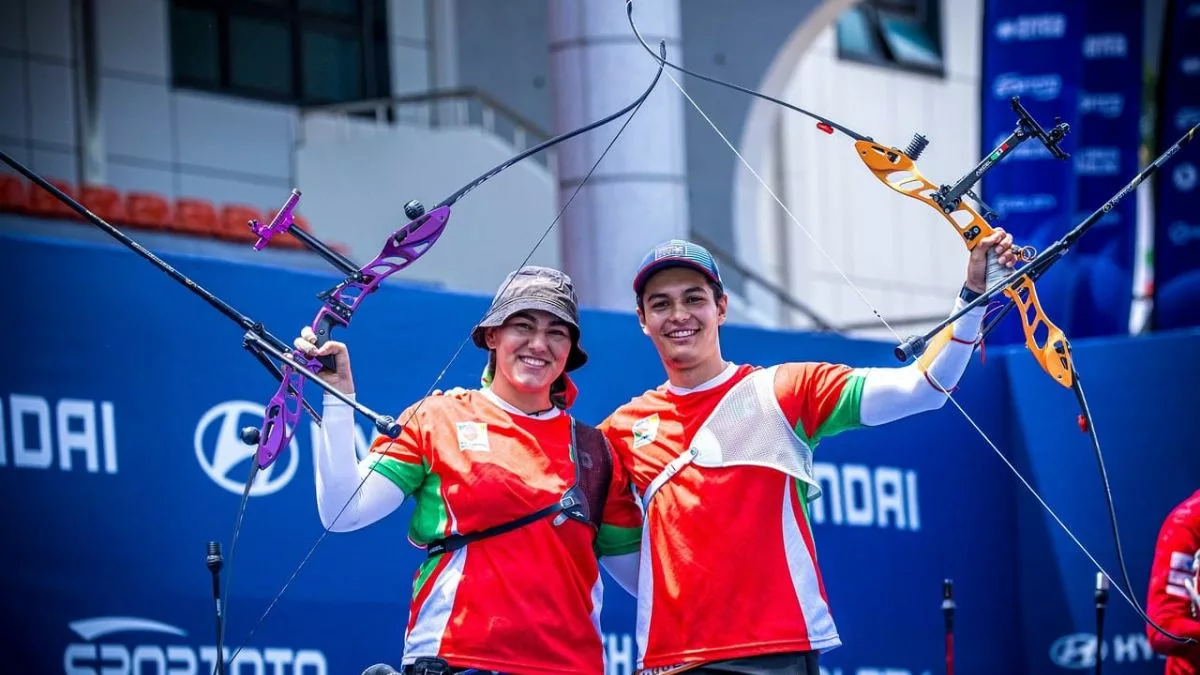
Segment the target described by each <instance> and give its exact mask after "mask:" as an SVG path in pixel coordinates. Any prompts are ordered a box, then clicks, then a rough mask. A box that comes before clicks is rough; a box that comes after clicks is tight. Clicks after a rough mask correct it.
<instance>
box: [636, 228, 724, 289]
mask: <svg viewBox="0 0 1200 675" xmlns="http://www.w3.org/2000/svg"><path fill="white" fill-rule="evenodd" d="M669 267H686V268H688V269H693V270H696V271H697V272H699V273H700V274H703V275H704V276H705V277H706V278H707V279H708V280H709V281H712V282H713V283H715V284H717V286H720V287H721V288H724V287H725V284H724V283H723V282H722V281H721V271H720V270H719V269H717V261H716V260H715V259H714V258H713V256H712V254H711V253H709V252H708V249H706V248H704V247H703V246H701V245H700V244H695V243H692V242H690V241H685V240H683V239H671V240H669V241H665V242H663V243H661V244H659V245H658V246H655V247H654V249H653V250H651V251H650V252H649V253H647V254H646V257H645V258H642V264H641V265H639V266H638V272H637V276H635V277H634V278H633V292H634V293H636V294H637V295H638V296H641V294H642V288H643V287H645V285H646V281H647V280H649V279H650V277H651V276H653V275H654V274H655V273H656V272H661V271H662V270H665V269H667V268H669Z"/></svg>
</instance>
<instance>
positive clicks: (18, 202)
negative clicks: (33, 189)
mask: <svg viewBox="0 0 1200 675" xmlns="http://www.w3.org/2000/svg"><path fill="white" fill-rule="evenodd" d="M0 211H6V212H8V213H26V212H28V211H29V191H28V190H27V189H26V188H25V182H24V181H22V180H21V179H20V178H17V177H16V176H10V175H8V174H0Z"/></svg>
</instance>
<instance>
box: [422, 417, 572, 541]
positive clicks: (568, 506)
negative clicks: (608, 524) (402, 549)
mask: <svg viewBox="0 0 1200 675" xmlns="http://www.w3.org/2000/svg"><path fill="white" fill-rule="evenodd" d="M577 447H578V446H577V445H576V439H575V418H574V417H572V418H571V446H570V448H568V451H569V452H570V457H571V464H572V465H574V467H575V483H574V484H573V485H571V487H569V488H567V491H566V492H565V493H563V496H562V498H561V499H559V500H558V501H557V502H555V503H553V504H551V505H550V506H547V507H545V508H542V509H538V510H537V511H535V512H533V513H531V514H529V515H527V516H522V517H520V518H517V519H516V520H513V521H510V522H507V523H503V524H500V525H496V526H494V527H489V528H487V529H486V530H480V531H479V532H469V533H467V534H452V535H450V536H449V537H445V538H442V539H438V540H436V541H433V542H430V544H429V546H427V547H426V549H425V550H426V553H427V555H428V557H430V558H432V557H433V556H435V555H441V554H443V553H452V552H454V551H457V550H458V549H460V548H462V547H464V546H466V545H467V544H470V543H471V542H474V541H479V540H480V539H487V538H488V537H494V536H496V535H498V534H504V533H505V532H511V531H513V530H515V529H517V528H518V527H524V526H526V525H528V524H530V523H533V522H537V521H539V520H541V519H542V518H545V517H546V516H553V515H556V514H558V513H562V514H563V516H559V517H558V518H555V520H554V524H555V525H559V524H561V523H562V522H563V520H564V519H565V518H574V519H575V520H578V521H581V522H584V523H590V519H589V517H588V505H587V500H586V499H584V498H583V496H582V495H580V494H579V492H580V489H579V483H580V478H581V476H580V471H579V459H578V458H577V457H576V456H575V454H576V448H577Z"/></svg>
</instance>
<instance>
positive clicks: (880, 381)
mask: <svg viewBox="0 0 1200 675" xmlns="http://www.w3.org/2000/svg"><path fill="white" fill-rule="evenodd" d="M964 305H966V302H964V301H963V300H962V299H957V298H956V299H955V302H954V311H955V312H957V311H958V310H960V309H962V308H963V306H964ZM985 311H986V308H985V307H983V306H980V307H976V308H974V309H972V310H971V311H969V312H967V313H966V314H964V315H962V316H961V317H959V318H958V320H957V321H955V322H954V323H953V324H952V325H951V330H952V333H951V334H952V335H953V336H954V339H951V340H947V341H946V343H945V345H943V346H942V347H941V349H940V350H939V351H938V352H937V353H936V354H934V355H933V360H932V361H931V362H930V363H929V366H928V368H922V367H921V363H920V362H919V361H918V362H913V363H910V364H909V365H907V366H902V367H898V368H869V369H866V379H865V381H864V382H863V393H862V405H861V407H860V409H859V417H860V420H861V421H862V423H863V424H864V425H866V426H878V425H880V424H886V423H888V422H893V421H895V420H898V419H901V418H904V417H908V416H910V415H915V414H917V413H921V412H926V411H929V410H936V409H937V408H940V407H942V406H943V405H945V404H946V398H947V396H946V394H945V393H944V392H943V391H941V390H939V389H938V388H937V386H940V387H942V388H943V389H945V390H952V389H953V388H954V387H955V385H957V384H958V380H959V378H960V377H962V374H963V372H964V371H966V369H967V363H969V362H970V360H971V355H972V354H973V353H974V351H975V342H976V341H977V340H978V339H979V330H980V327H981V325H982V323H983V315H984V312H985ZM930 349H931V350H932V349H934V347H932V346H931V347H930ZM926 371H928V377H927V373H926ZM935 383H936V386H935Z"/></svg>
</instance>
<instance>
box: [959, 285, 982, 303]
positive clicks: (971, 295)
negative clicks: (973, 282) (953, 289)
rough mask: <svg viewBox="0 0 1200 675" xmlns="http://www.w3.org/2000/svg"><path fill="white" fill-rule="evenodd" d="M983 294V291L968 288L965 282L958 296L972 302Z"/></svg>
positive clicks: (964, 300)
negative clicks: (977, 291)
mask: <svg viewBox="0 0 1200 675" xmlns="http://www.w3.org/2000/svg"><path fill="white" fill-rule="evenodd" d="M981 295H983V293H976V292H975V291H973V290H971V289H969V288H967V285H966V284H963V287H962V290H961V291H959V292H958V297H959V299H960V300H962V301H963V302H971V301H972V300H974V299H975V298H978V297H979V296H981Z"/></svg>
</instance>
